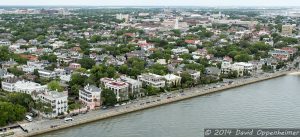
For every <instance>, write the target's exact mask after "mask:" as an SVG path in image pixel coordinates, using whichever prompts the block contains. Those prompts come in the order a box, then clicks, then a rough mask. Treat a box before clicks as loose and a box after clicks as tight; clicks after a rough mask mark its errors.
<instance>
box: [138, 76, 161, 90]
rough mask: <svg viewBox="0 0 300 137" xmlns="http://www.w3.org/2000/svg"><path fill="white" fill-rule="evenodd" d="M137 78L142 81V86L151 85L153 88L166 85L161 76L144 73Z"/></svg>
mask: <svg viewBox="0 0 300 137" xmlns="http://www.w3.org/2000/svg"><path fill="white" fill-rule="evenodd" d="M138 80H139V81H140V82H142V85H143V86H152V87H155V88H163V87H165V85H166V82H165V80H164V77H163V76H160V75H156V74H152V73H146V74H142V75H139V76H138Z"/></svg>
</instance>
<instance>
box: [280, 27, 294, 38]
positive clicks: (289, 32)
mask: <svg viewBox="0 0 300 137" xmlns="http://www.w3.org/2000/svg"><path fill="white" fill-rule="evenodd" d="M293 28H294V26H293V25H282V28H281V34H282V35H287V36H290V35H292V34H293Z"/></svg>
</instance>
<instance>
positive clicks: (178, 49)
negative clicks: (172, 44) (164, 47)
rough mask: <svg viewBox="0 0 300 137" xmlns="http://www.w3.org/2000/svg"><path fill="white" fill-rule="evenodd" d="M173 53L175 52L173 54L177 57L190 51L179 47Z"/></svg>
mask: <svg viewBox="0 0 300 137" xmlns="http://www.w3.org/2000/svg"><path fill="white" fill-rule="evenodd" d="M171 51H172V52H173V54H176V55H181V54H185V53H189V50H188V49H187V48H185V47H178V48H176V49H172V50H171Z"/></svg>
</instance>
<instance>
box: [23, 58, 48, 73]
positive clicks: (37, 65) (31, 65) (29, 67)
mask: <svg viewBox="0 0 300 137" xmlns="http://www.w3.org/2000/svg"><path fill="white" fill-rule="evenodd" d="M21 67H22V70H23V71H24V72H27V73H32V72H34V70H35V69H44V68H45V64H44V63H42V62H38V61H27V64H26V65H22V66H21Z"/></svg>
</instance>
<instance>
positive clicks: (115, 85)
mask: <svg viewBox="0 0 300 137" xmlns="http://www.w3.org/2000/svg"><path fill="white" fill-rule="evenodd" d="M100 81H101V83H102V84H103V85H104V87H105V88H107V89H110V90H112V91H113V92H114V93H115V94H116V96H117V100H118V101H124V100H128V99H129V94H128V93H129V84H128V83H126V82H123V81H118V80H114V79H112V78H101V80H100Z"/></svg>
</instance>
